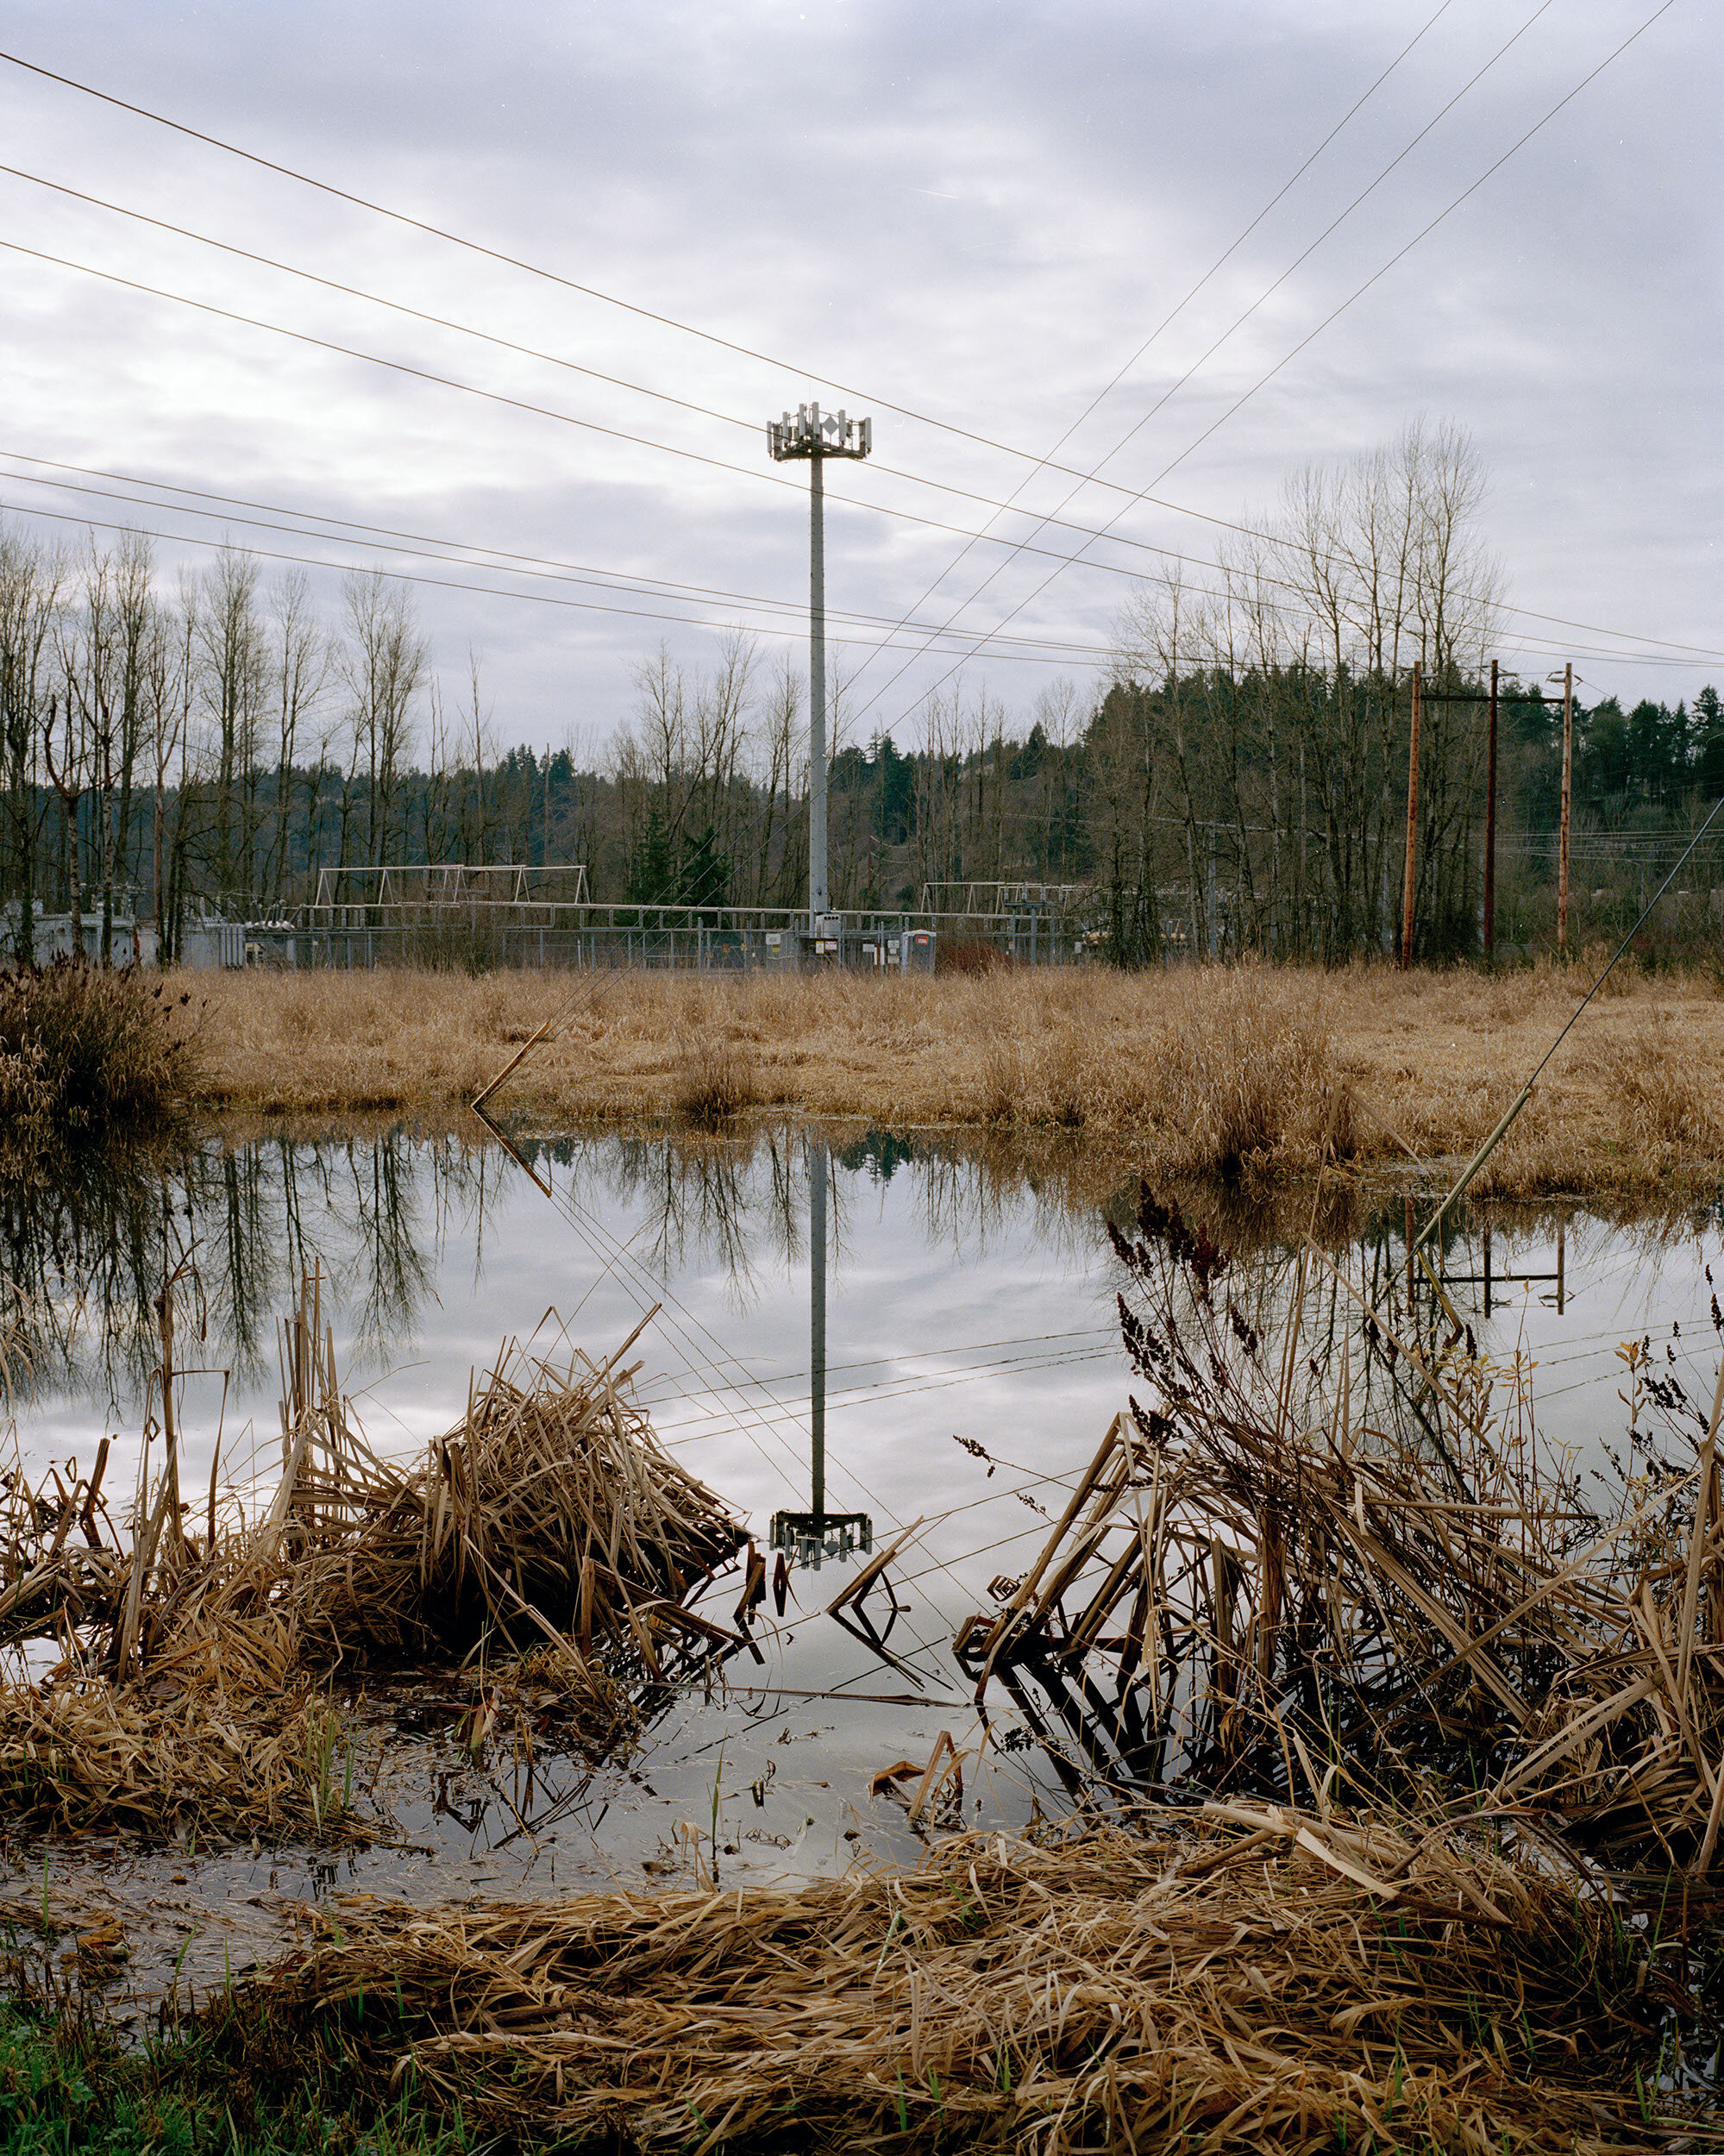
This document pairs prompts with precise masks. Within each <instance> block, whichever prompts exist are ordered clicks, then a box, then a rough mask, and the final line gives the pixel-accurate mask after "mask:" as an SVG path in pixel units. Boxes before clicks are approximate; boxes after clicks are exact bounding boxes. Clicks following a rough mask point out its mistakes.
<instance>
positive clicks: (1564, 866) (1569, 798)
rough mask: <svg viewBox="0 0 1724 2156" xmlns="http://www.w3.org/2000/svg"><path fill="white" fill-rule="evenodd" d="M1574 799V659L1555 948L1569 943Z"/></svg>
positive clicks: (1567, 676) (1569, 672)
mask: <svg viewBox="0 0 1724 2156" xmlns="http://www.w3.org/2000/svg"><path fill="white" fill-rule="evenodd" d="M1573 800H1574V661H1572V660H1570V661H1569V662H1568V664H1567V665H1566V666H1565V667H1564V668H1563V828H1562V837H1561V840H1560V841H1559V843H1558V852H1557V949H1558V950H1561V951H1565V950H1567V949H1568V947H1569V812H1570V807H1571V805H1572V804H1573Z"/></svg>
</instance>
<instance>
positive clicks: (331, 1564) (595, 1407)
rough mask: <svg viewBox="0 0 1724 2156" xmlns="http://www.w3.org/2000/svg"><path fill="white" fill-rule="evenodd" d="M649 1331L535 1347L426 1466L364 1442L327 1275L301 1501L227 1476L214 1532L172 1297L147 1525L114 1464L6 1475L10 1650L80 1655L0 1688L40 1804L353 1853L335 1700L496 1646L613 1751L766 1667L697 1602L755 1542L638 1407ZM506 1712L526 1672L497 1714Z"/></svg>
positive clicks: (3, 1533)
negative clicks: (338, 1766)
mask: <svg viewBox="0 0 1724 2156" xmlns="http://www.w3.org/2000/svg"><path fill="white" fill-rule="evenodd" d="M637 1334H638V1328H637V1332H636V1335H631V1336H630V1339H629V1340H628V1341H625V1342H624V1344H623V1346H622V1348H621V1349H619V1350H618V1351H617V1353H615V1354H613V1355H612V1356H611V1357H609V1358H608V1359H607V1360H605V1362H603V1363H594V1362H592V1360H590V1359H589V1358H587V1357H586V1356H584V1355H583V1354H581V1353H580V1351H572V1352H571V1353H570V1355H569V1356H568V1357H567V1361H566V1362H565V1363H561V1364H557V1363H552V1362H551V1361H549V1359H547V1358H545V1357H539V1356H534V1355H531V1354H530V1353H529V1352H528V1351H525V1350H524V1349H523V1348H522V1347H521V1346H520V1345H519V1344H513V1343H511V1344H509V1345H508V1346H506V1347H505V1350H504V1351H503V1352H502V1353H501V1354H500V1355H499V1356H498V1360H497V1363H496V1365H495V1367H494V1368H493V1369H492V1370H491V1371H490V1372H489V1373H488V1374H487V1376H486V1379H485V1381H484V1382H483V1383H475V1384H474V1385H473V1388H472V1390H471V1393H470V1396H469V1400H468V1404H467V1413H465V1414H464V1415H463V1416H462V1418H461V1420H460V1421H459V1422H458V1423H456V1424H455V1426H454V1427H453V1428H451V1429H449V1430H448V1431H447V1432H444V1433H443V1434H442V1436H440V1437H438V1438H436V1439H434V1440H433V1441H432V1443H431V1444H430V1445H429V1447H428V1448H427V1450H426V1452H425V1454H424V1456H423V1458H422V1459H421V1460H420V1461H418V1462H417V1463H396V1462H392V1461H387V1460H385V1459H382V1458H380V1457H379V1456H378V1455H377V1454H376V1453H375V1452H374V1451H373V1450H372V1449H371V1447H370V1446H369V1445H367V1442H366V1439H365V1438H364V1435H363V1432H361V1430H360V1427H359V1426H358V1424H357V1422H356V1421H355V1420H354V1416H353V1413H352V1407H351V1402H350V1401H348V1399H347V1397H346V1395H344V1394H343V1393H342V1388H341V1386H340V1383H339V1380H338V1376H337V1373H336V1369H335V1351H334V1342H333V1338H332V1336H331V1334H330V1332H329V1328H328V1327H327V1326H326V1325H325V1324H324V1323H323V1318H322V1310H321V1283H320V1282H319V1281H318V1279H317V1277H316V1276H315V1275H312V1276H308V1278H307V1279H306V1281H305V1282H304V1287H303V1293H302V1297H301V1300H300V1303H299V1306H298V1307H297V1308H296V1310H295V1312H294V1313H293V1315H292V1318H291V1319H289V1320H287V1321H286V1323H285V1326H284V1327H283V1332H282V1381H283V1382H282V1411H281V1413H282V1461H283V1463H282V1471H281V1474H280V1476H279V1480H278V1481H277V1482H276V1483H275V1484H274V1486H273V1489H271V1490H270V1491H269V1492H268V1493H267V1495H266V1499H265V1500H264V1501H262V1502H260V1503H259V1504H256V1505H254V1507H253V1509H252V1511H251V1513H250V1514H249V1516H248V1514H247V1511H246V1507H245V1505H244V1502H243V1501H242V1500H241V1499H240V1498H238V1497H236V1496H235V1495H232V1494H229V1495H227V1496H226V1497H225V1498H223V1497H222V1496H221V1495H219V1493H218V1491H217V1489H216V1483H215V1481H214V1478H213V1476H212V1480H211V1484H210V1491H209V1495H208V1499H207V1504H206V1505H205V1506H204V1508H203V1518H202V1519H201V1520H199V1521H198V1523H197V1524H198V1526H199V1527H200V1528H201V1530H202V1532H195V1531H194V1530H193V1528H192V1527H191V1524H190V1521H191V1517H192V1514H191V1506H190V1504H189V1503H188V1501H187V1500H186V1499H185V1497H184V1496H183V1495H182V1492H181V1486H180V1478H179V1445H178V1440H177V1435H176V1432H175V1429H174V1425H173V1413H172V1402H173V1398H174V1387H173V1382H172V1290H171V1288H170V1289H169V1290H168V1291H167V1292H166V1294H164V1297H163V1301H162V1340H163V1348H162V1358H163V1359H162V1366H161V1370H160V1373H159V1375H158V1379H157V1383H156V1387H155V1390H154V1395H153V1397H154V1399H155V1401H157V1403H158V1406H159V1408H160V1419H159V1420H152V1421H151V1422H150V1423H149V1425H148V1427H147V1431H146V1441H145V1445H144V1452H143V1463H142V1465H141V1470H140V1476H139V1487H138V1494H137V1498H136V1501H135V1505H134V1507H133V1511H132V1514H131V1517H130V1520H129V1522H127V1523H126V1525H125V1526H119V1525H116V1522H115V1520H114V1519H113V1517H112V1514H111V1513H110V1510H109V1509H108V1507H107V1505H106V1503H105V1501H104V1500H103V1478H104V1474H105V1470H106V1464H107V1460H108V1456H109V1448H108V1446H107V1445H105V1444H104V1445H103V1448H102V1450H101V1451H100V1453H99V1454H98V1456H97V1461H96V1463H95V1466H94V1468H93V1470H92V1471H91V1475H90V1476H89V1477H88V1478H87V1479H84V1478H77V1477H74V1478H73V1479H72V1480H71V1481H70V1482H68V1481H67V1480H66V1479H65V1478H63V1477H61V1476H59V1475H58V1474H57V1473H56V1472H55V1471H53V1470H50V1471H49V1474H48V1476H47V1477H46V1478H45V1480H44V1481H43V1482H42V1483H41V1485H40V1486H39V1487H35V1488H32V1487H31V1486H30V1485H29V1484H28V1482H25V1480H24V1479H23V1477H22V1475H21V1474H18V1473H15V1474H13V1475H12V1476H9V1477H7V1478H3V1479H0V1639H3V1640H7V1641H10V1642H14V1643H16V1642H18V1641H21V1640H25V1639H38V1640H40V1639H53V1640H57V1641H58V1643H59V1645H60V1649H61V1655H62V1658H61V1660H60V1664H59V1665H58V1667H57V1668H56V1669H55V1670H53V1671H52V1672H51V1673H50V1674H49V1675H48V1676H47V1677H45V1678H44V1679H42V1680H41V1681H40V1682H37V1683H15V1684H12V1685H9V1686H0V1776H3V1777H4V1778H3V1782H0V1787H3V1788H4V1789H5V1790H6V1791H7V1793H8V1794H9V1796H10V1799H11V1801H12V1802H13V1804H14V1807H15V1808H16V1809H18V1810H20V1811H22V1812H23V1813H25V1814H29V1815H34V1816H37V1817H47V1818H51V1819H53V1820H54V1821H58V1822H60V1823H63V1824H68V1825H91V1824H97V1823H100V1822H102V1821H108V1822H110V1823H114V1824H119V1823H124V1824H127V1825H134V1826H137V1827H141V1828H142V1829H144V1830H149V1829H150V1828H152V1827H153V1828H154V1829H155V1830H156V1831H166V1830H167V1829H168V1828H170V1827H172V1826H174V1825H175V1824H177V1823H183V1822H184V1820H185V1818H186V1817H188V1816H193V1817H195V1818H196V1819H197V1821H199V1822H200V1823H201V1825H202V1827H203V1828H204V1832H205V1833H206V1835H207V1834H208V1833H212V1832H213V1833H221V1832H233V1831H235V1830H242V1831H244V1832H246V1833H270V1834H272V1835H279V1834H285V1833H307V1832H318V1833H327V1832H330V1831H335V1830H337V1829H342V1830H352V1829H354V1827H357V1826H358V1825H359V1822H358V1821H356V1820H355V1818H354V1814H352V1812H351V1809H350V1808H347V1807H333V1808H332V1807H331V1805H330V1804H329V1802H328V1801H327V1800H328V1783H329V1760H330V1756H331V1753H332V1751H333V1750H334V1749H335V1747H336V1745H337V1743H338V1741H339V1745H340V1748H341V1749H342V1752H343V1754H344V1757H345V1758H348V1759H350V1758H351V1756H352V1748H353V1747H352V1742H351V1739H350V1738H348V1737H347V1736H345V1735H341V1736H339V1739H338V1734H337V1733H336V1731H335V1730H334V1729H333V1728H332V1727H331V1723H330V1720H329V1718H330V1716H331V1715H332V1714H333V1709H332V1708H330V1707H329V1702H328V1699H327V1698H325V1697H321V1696H320V1695H319V1694H318V1692H317V1686H318V1685H319V1684H320V1683H327V1681H328V1679H329V1677H331V1676H332V1675H333V1674H334V1673H335V1672H336V1671H338V1670H353V1671H355V1672H357V1671H359V1670H366V1669H370V1668H374V1667H376V1666H377V1665H378V1664H383V1665H384V1666H386V1667H387V1666H390V1665H392V1664H398V1663H400V1662H401V1661H402V1660H403V1659H404V1658H434V1659H436V1660H438V1661H441V1662H448V1661H450V1660H456V1661H458V1660H460V1659H461V1658H463V1657H464V1656H465V1655H466V1654H467V1652H468V1651H469V1650H470V1649H472V1648H473V1646H474V1645H476V1644H478V1643H480V1641H483V1642H485V1643H486V1647H487V1651H488V1652H489V1653H490V1654H492V1656H493V1657H495V1656H497V1655H499V1654H500V1655H505V1656H513V1657H519V1656H521V1655H523V1654H530V1655H531V1656H532V1657H533V1658H534V1662H535V1674H534V1679H533V1684H532V1687H531V1688H530V1689H532V1691H533V1693H534V1695H535V1699H537V1698H538V1696H539V1695H542V1694H544V1693H545V1691H546V1689H547V1687H549V1690H550V1692H551V1693H552V1694H553V1695H554V1698H555V1720H556V1721H557V1724H558V1726H559V1728H560V1730H561V1733H562V1735H563V1737H564V1738H565V1739H566V1740H571V1741H574V1742H575V1743H577V1744H578V1745H580V1747H581V1748H582V1749H584V1750H586V1752H588V1754H589V1756H592V1755H596V1754H598V1753H600V1752H605V1751H608V1750H610V1749H611V1748H612V1747H614V1745H616V1743H617V1742H618V1741H619V1740H620V1739H622V1738H623V1737H624V1736H626V1735H627V1734H628V1733H630V1731H631V1730H632V1728H633V1727H635V1726H636V1717H635V1714H634V1711H633V1708H632V1706H631V1703H630V1695H631V1692H632V1691H633V1690H635V1689H638V1688H639V1687H640V1686H641V1685H661V1684H662V1683H665V1682H666V1681H667V1680H668V1678H669V1677H671V1676H672V1675H674V1673H675V1672H676V1671H677V1670H679V1669H682V1668H686V1667H704V1666H705V1664H706V1663H707V1661H708V1660H709V1658H711V1657H712V1655H713V1654H715V1653H721V1654H722V1653H724V1652H729V1651H734V1649H735V1648H737V1646H739V1645H741V1644H742V1642H741V1640H740V1639H739V1638H738V1637H737V1635H736V1634H735V1633H731V1632H730V1631H728V1630H726V1629H725V1628H724V1626H719V1625H717V1624H715V1623H713V1622H712V1620H711V1619H709V1618H707V1617H705V1616H704V1615H702V1614H700V1613H699V1612H698V1611H696V1610H693V1609H691V1608H687V1607H686V1606H685V1605H686V1599H687V1598H688V1596H689V1595H691V1594H692V1593H693V1590H694V1589H696V1588H698V1587H699V1585H700V1584H701V1583H703V1582H704V1581H705V1580H706V1579H708V1578H709V1577H710V1576H712V1572H713V1571H714V1570H716V1569H717V1568H718V1566H719V1565H721V1564H724V1563H726V1562H727V1561H728V1560H729V1559H730V1557H732V1556H733V1555H734V1553H735V1551H737V1547H738V1546H739V1545H740V1544H741V1542H742V1539H743V1537H742V1533H741V1530H740V1529H739V1528H738V1527H737V1524H736V1522H735V1521H734V1520H732V1519H731V1518H730V1515H729V1514H728V1513H727V1512H726V1511H725V1509H724V1507H723V1505H722V1504H721V1503H720V1502H719V1501H718V1499H717V1498H716V1497H715V1496H714V1495H712V1492H711V1491H710V1490H708V1489H705V1487H704V1486H703V1485H702V1484H701V1483H699V1482H697V1481H696V1480H695V1479H694V1478H693V1476H690V1475H688V1474H687V1473H686V1471H685V1470H683V1469H681V1468H680V1466H678V1464H677V1463H675V1462H674V1460H673V1459H672V1458H671V1457H670V1456H669V1455H668V1453H667V1452H665V1451H663V1449H662V1448H661V1446H660V1445H659V1444H658V1442H657V1440H656V1438H655V1437H654V1435H653V1432H652V1429H651V1426H650V1423H649V1420H648V1417H647V1415H646V1413H645V1412H644V1410H643V1409H642V1408H641V1407H639V1406H638V1405H637V1404H636V1402H635V1401H634V1399H633V1396H632V1393H631V1390H630V1382H631V1380H632V1377H633V1376H634V1373H635V1370H636V1368H637V1367H638V1365H629V1364H625V1363H624V1356H625V1355H626V1354H627V1351H628V1350H629V1348H630V1346H631V1345H632V1344H633V1341H634V1338H636V1337H637ZM153 1451H154V1452H155V1454H156V1456H157V1457H158V1459H159V1464H158V1465H157V1466H155V1467H154V1469H152V1466H151V1456H152V1452H153ZM509 1697H510V1686H509V1681H508V1679H507V1677H506V1674H505V1676H504V1677H503V1678H502V1679H501V1684H500V1689H498V1691H497V1692H496V1695H495V1696H494V1697H493V1699H492V1701H491V1702H489V1703H488V1706H487V1708H486V1712H488V1713H491V1714H494V1713H496V1712H497V1711H498V1710H499V1709H500V1708H506V1706H507V1705H508V1702H509ZM348 1778H349V1779H350V1776H349V1777H348ZM152 1791H154V1800H152V1795H151V1792H152Z"/></svg>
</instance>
